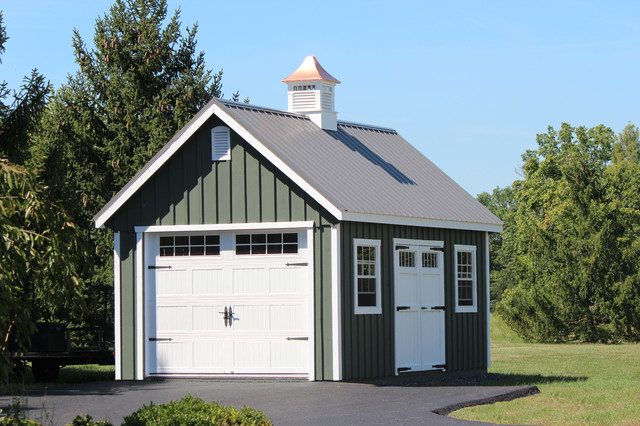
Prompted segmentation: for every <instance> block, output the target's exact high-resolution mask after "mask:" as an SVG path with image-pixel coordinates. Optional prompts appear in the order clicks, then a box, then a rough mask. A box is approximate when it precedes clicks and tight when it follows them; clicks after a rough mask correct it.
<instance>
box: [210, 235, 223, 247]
mask: <svg viewBox="0 0 640 426" xmlns="http://www.w3.org/2000/svg"><path fill="white" fill-rule="evenodd" d="M212 244H218V245H220V235H207V245H212Z"/></svg>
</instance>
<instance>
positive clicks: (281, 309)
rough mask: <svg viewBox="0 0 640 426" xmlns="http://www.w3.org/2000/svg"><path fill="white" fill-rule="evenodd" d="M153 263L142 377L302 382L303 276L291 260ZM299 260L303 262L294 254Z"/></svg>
mask: <svg viewBox="0 0 640 426" xmlns="http://www.w3.org/2000/svg"><path fill="white" fill-rule="evenodd" d="M226 239H227V238H224V236H223V238H222V240H223V244H222V254H221V256H219V257H214V258H209V257H203V256H200V257H193V258H190V257H183V258H178V257H160V256H158V257H156V259H155V264H154V265H152V268H153V269H152V270H151V271H149V274H148V275H147V276H150V277H151V279H150V280H149V285H148V286H147V327H146V330H147V333H146V334H147V339H146V340H147V354H146V363H147V373H148V374H179V375H206V374H238V375H281V376H307V375H308V372H309V347H310V346H309V345H310V341H309V340H310V339H309V336H310V335H309V303H308V300H309V293H310V292H309V271H308V264H307V261H306V256H305V251H306V250H304V249H301V253H299V254H297V255H294V256H285V255H280V256H272V257H269V256H268V255H265V256H236V255H235V253H234V252H233V250H232V248H233V245H232V244H231V247H230V249H231V250H229V251H228V252H226V253H225V250H224V249H225V244H224V241H225V240H226ZM301 254H302V255H301Z"/></svg>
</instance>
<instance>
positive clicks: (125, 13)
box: [32, 0, 237, 322]
mask: <svg viewBox="0 0 640 426" xmlns="http://www.w3.org/2000/svg"><path fill="white" fill-rule="evenodd" d="M196 34H197V25H193V26H192V27H191V28H187V29H186V32H185V33H184V34H183V32H182V30H181V22H180V10H176V11H175V12H174V14H173V15H172V16H171V17H170V18H168V17H167V2H166V0H116V2H115V3H114V4H113V6H111V8H110V10H109V12H108V13H106V14H105V15H104V16H102V17H101V18H99V19H97V20H96V24H95V35H94V38H93V47H92V48H89V47H88V46H87V44H86V43H85V42H84V41H83V39H82V38H81V36H80V34H79V33H78V32H77V31H74V33H73V47H74V54H75V62H76V64H77V66H78V69H77V71H76V72H75V73H74V74H73V75H71V76H70V77H69V79H68V81H67V83H66V84H64V85H62V87H61V88H60V89H59V90H57V92H56V93H55V95H54V96H53V98H52V99H51V102H50V106H49V111H48V113H47V114H46V116H45V117H44V123H43V132H42V133H41V134H40V135H39V137H38V138H39V140H38V143H37V147H36V148H35V149H34V152H33V162H32V166H33V167H35V168H37V169H38V170H40V173H41V176H42V177H43V179H45V180H46V181H47V182H48V183H49V184H50V185H51V186H52V187H54V188H55V190H56V196H57V197H58V198H59V199H61V200H64V202H65V205H66V207H67V208H68V209H69V211H70V212H72V215H73V217H74V220H75V221H76V223H77V224H78V226H79V227H80V228H81V229H83V232H84V240H85V242H86V243H87V244H88V245H89V246H90V247H92V248H93V250H94V253H95V255H94V256H93V258H92V259H89V260H90V261H91V262H92V263H93V264H94V265H95V268H94V269H93V270H92V272H91V273H90V274H89V275H87V277H86V279H87V280H91V281H92V282H94V284H96V285H100V286H101V287H100V288H104V286H109V285H110V283H112V282H113V274H112V260H111V259H112V253H113V245H112V239H111V235H110V233H109V232H106V231H101V230H94V229H93V222H92V217H93V216H94V215H95V214H96V213H97V212H98V211H99V209H100V208H101V207H102V206H103V205H105V204H106V203H107V202H108V201H109V199H111V197H112V196H113V195H114V194H115V193H116V192H117V191H118V190H119V189H120V188H121V187H122V186H124V185H125V184H126V183H127V182H128V181H129V180H130V179H131V177H132V176H133V175H134V174H135V173H136V172H137V171H138V170H139V169H140V168H142V166H143V165H144V164H145V163H146V162H147V161H148V160H149V159H150V158H151V157H152V156H153V155H154V154H155V153H156V152H158V150H160V149H161V148H162V146H163V145H164V144H165V143H167V142H168V141H169V140H170V139H171V137H172V136H173V135H174V134H175V133H176V132H177V131H178V130H179V129H180V128H181V127H182V126H183V125H184V124H186V123H187V122H188V121H189V120H190V119H191V118H192V117H193V116H194V115H195V113H196V112H197V111H198V110H199V109H200V108H202V107H203V106H204V105H205V104H206V102H208V101H209V100H210V99H211V97H213V96H216V97H221V96H222V92H221V87H222V84H221V79H222V70H220V71H219V72H217V73H212V72H211V71H210V70H208V69H207V68H206V66H205V59H204V54H203V53H202V52H201V53H197V52H196ZM235 96H236V97H237V94H236V95H235ZM110 300H111V298H110V297H106V299H105V303H106V309H103V308H102V309H96V310H94V312H97V311H100V314H99V315H100V316H102V317H103V318H104V316H105V315H111V307H110V306H111V305H110ZM96 305H100V306H105V304H102V303H98V302H96ZM89 321H94V320H92V319H90V320H89ZM95 321H97V322H99V320H98V319H96V320H95Z"/></svg>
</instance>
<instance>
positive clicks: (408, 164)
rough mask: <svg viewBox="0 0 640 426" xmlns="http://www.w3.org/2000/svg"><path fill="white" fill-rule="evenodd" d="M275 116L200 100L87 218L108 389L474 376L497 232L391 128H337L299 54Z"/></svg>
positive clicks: (327, 82) (488, 216) (485, 358)
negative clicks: (103, 231)
mask: <svg viewBox="0 0 640 426" xmlns="http://www.w3.org/2000/svg"><path fill="white" fill-rule="evenodd" d="M283 81H284V82H285V83H287V86H288V96H289V108H288V111H280V110H275V109H270V108H264V107H259V106H254V105H249V104H245V103H237V102H231V101H227V100H222V99H212V100H211V101H210V102H209V103H208V104H207V105H206V106H205V107H204V108H202V110H200V111H199V112H198V114H196V116H195V117H193V119H192V120H191V121H190V122H189V123H187V124H186V125H185V126H184V127H183V128H182V129H181V130H180V131H179V132H178V133H177V134H176V135H175V136H174V137H173V138H172V139H171V140H170V141H169V142H168V143H167V144H166V145H165V146H164V147H163V149H162V150H161V151H159V152H158V153H157V154H156V155H155V156H154V157H153V158H152V159H151V160H150V161H149V163H148V164H146V165H145V166H144V167H143V168H142V169H141V170H140V171H139V172H138V173H137V174H136V175H135V176H134V177H133V178H132V179H131V181H130V182H129V183H128V184H127V185H126V186H125V187H124V188H122V190H121V191H120V192H118V193H117V194H116V195H115V196H114V197H113V199H112V200H111V201H110V202H109V203H108V204H107V205H105V206H104V208H103V209H102V210H101V211H100V212H99V213H98V214H97V215H96V216H95V218H94V220H95V224H96V226H97V227H100V228H103V227H106V228H109V229H111V230H113V231H114V294H115V303H114V306H115V336H116V339H115V351H116V379H140V380H141V379H145V378H147V377H152V376H187V377H188V376H217V375H221V376H225V377H226V376H237V377H299V378H305V379H308V380H352V379H364V378H372V377H380V376H393V375H400V374H407V373H412V372H421V371H429V370H438V371H483V370H486V369H487V368H488V366H489V364H490V351H489V309H488V308H489V233H490V232H500V231H501V230H502V222H501V221H500V220H499V219H498V218H497V217H495V216H494V215H493V214H492V213H491V212H489V211H488V210H487V209H486V208H485V207H484V206H482V205H481V204H480V203H479V202H478V201H476V200H475V199H474V198H473V197H472V196H471V195H469V194H468V193H467V192H466V191H464V190H463V189H462V188H461V187H460V186H459V185H457V184H456V183H455V182H454V181H453V180H452V179H451V178H449V177H448V176H447V175H446V174H445V173H443V172H442V171H441V170H440V169H439V168H437V167H436V166H435V165H434V164H433V163H432V162H431V161H429V160H428V159H427V158H425V157H424V156H423V155H422V154H421V153H420V152H419V151H418V150H416V149H415V148H414V147H413V146H411V145H410V144H409V143H408V142H407V141H405V140H404V139H403V138H402V137H401V136H400V135H398V133H397V132H396V131H395V130H392V129H389V128H384V127H378V126H371V125H365V124H357V123H351V122H346V121H340V120H337V113H336V112H335V108H334V103H335V99H334V96H335V88H336V85H337V84H339V83H340V82H339V81H338V80H337V79H335V78H334V77H332V76H331V75H330V74H329V73H328V72H326V71H325V70H324V69H323V68H322V67H321V66H320V64H318V62H317V60H316V59H315V58H314V57H307V58H306V59H305V61H304V62H303V64H302V65H301V67H300V68H299V69H298V70H297V71H296V72H294V73H293V74H292V75H290V76H289V77H287V78H285V79H284V80H283Z"/></svg>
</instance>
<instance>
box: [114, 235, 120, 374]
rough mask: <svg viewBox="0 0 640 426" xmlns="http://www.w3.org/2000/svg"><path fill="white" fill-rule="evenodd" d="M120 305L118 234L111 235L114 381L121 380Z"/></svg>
mask: <svg viewBox="0 0 640 426" xmlns="http://www.w3.org/2000/svg"><path fill="white" fill-rule="evenodd" d="M121 309H122V304H121V303H120V232H116V233H114V234H113V310H114V315H113V328H114V330H113V332H114V334H113V351H114V356H115V368H116V376H115V379H116V380H122V339H121V336H122V312H121Z"/></svg>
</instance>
